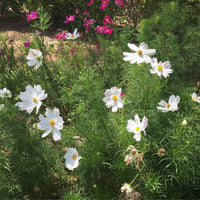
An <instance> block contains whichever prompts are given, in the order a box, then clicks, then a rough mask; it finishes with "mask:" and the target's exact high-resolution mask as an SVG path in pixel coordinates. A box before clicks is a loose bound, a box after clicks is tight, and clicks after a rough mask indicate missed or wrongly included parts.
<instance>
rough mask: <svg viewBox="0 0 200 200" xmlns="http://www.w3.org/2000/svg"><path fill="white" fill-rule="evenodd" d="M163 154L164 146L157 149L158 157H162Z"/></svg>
mask: <svg viewBox="0 0 200 200" xmlns="http://www.w3.org/2000/svg"><path fill="white" fill-rule="evenodd" d="M164 155H165V149H164V148H161V149H159V150H158V156H159V157H163V156H164Z"/></svg>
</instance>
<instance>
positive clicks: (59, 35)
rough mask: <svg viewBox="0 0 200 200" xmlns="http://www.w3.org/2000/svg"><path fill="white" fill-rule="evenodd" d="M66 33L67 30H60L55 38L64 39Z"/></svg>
mask: <svg viewBox="0 0 200 200" xmlns="http://www.w3.org/2000/svg"><path fill="white" fill-rule="evenodd" d="M66 34H67V33H65V32H60V33H58V35H55V36H54V38H56V39H60V40H64V39H66V38H65V36H66Z"/></svg>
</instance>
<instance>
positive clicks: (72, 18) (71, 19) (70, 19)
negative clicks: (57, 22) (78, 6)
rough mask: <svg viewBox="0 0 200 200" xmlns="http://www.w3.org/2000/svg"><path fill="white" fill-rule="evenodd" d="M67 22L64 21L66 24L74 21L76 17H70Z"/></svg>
mask: <svg viewBox="0 0 200 200" xmlns="http://www.w3.org/2000/svg"><path fill="white" fill-rule="evenodd" d="M65 19H66V21H64V23H65V24H67V23H69V22H72V21H74V19H75V15H69V17H67V16H66V17H65Z"/></svg>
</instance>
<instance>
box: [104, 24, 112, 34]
mask: <svg viewBox="0 0 200 200" xmlns="http://www.w3.org/2000/svg"><path fill="white" fill-rule="evenodd" d="M112 32H113V28H109V27H108V26H104V29H103V33H104V34H112Z"/></svg>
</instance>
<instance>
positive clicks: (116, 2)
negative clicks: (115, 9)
mask: <svg viewBox="0 0 200 200" xmlns="http://www.w3.org/2000/svg"><path fill="white" fill-rule="evenodd" d="M123 1H124V0H115V4H116V5H117V6H119V7H120V8H121V7H122V6H124V4H123Z"/></svg>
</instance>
